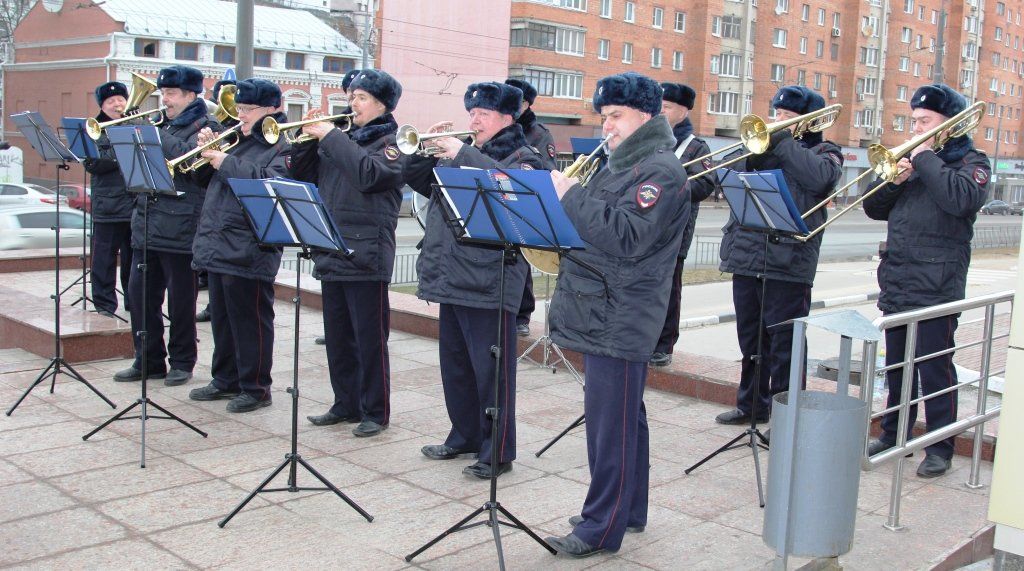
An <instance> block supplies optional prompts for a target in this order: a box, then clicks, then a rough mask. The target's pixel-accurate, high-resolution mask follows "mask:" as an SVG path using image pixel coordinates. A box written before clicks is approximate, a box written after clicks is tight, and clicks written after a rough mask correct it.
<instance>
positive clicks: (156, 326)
mask: <svg viewBox="0 0 1024 571" xmlns="http://www.w3.org/2000/svg"><path fill="white" fill-rule="evenodd" d="M132 260H133V261H134V262H135V263H134V264H133V265H132V275H131V279H130V281H129V283H128V299H131V300H136V301H133V303H132V305H131V307H130V308H129V309H130V310H131V317H132V319H131V321H132V332H137V331H140V330H141V329H142V314H143V312H145V314H146V348H145V351H146V359H147V363H146V366H147V368H148V369H149V374H151V375H152V374H159V373H165V372H167V368H166V366H165V363H164V359H168V362H169V363H170V367H171V368H172V369H178V370H181V371H186V372H189V373H191V372H192V369H194V368H195V366H196V357H197V355H196V349H197V347H196V297H197V296H198V294H199V289H198V286H197V284H196V273H195V272H194V271H193V270H192V254H173V253H170V252H158V251H154V250H149V251H148V252H146V266H147V268H148V271H147V273H146V290H147V292H146V294H147V295H146V297H145V298H143V295H142V272H141V270H140V269H139V264H141V263H142V260H143V258H142V250H141V249H133V251H132ZM164 292H166V293H167V315H168V317H170V318H171V327H170V329H171V332H170V338H169V340H168V342H167V345H164V318H163V314H162V313H161V308H162V307H163V305H164ZM143 299H145V301H146V306H145V307H142V302H143ZM142 351H143V347H142V339H141V338H140V337H139V336H138V335H135V364H134V365H132V366H133V367H135V368H137V369H140V370H141V368H142Z"/></svg>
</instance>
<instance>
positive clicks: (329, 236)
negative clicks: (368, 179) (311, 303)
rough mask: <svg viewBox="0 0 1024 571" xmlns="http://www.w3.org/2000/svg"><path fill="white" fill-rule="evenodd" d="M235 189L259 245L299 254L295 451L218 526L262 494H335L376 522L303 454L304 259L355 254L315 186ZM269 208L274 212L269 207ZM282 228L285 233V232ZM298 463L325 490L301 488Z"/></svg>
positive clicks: (253, 184)
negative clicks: (325, 253) (314, 254)
mask: <svg viewBox="0 0 1024 571" xmlns="http://www.w3.org/2000/svg"><path fill="white" fill-rule="evenodd" d="M231 187H232V191H233V192H234V193H235V195H236V196H237V197H238V199H239V203H240V204H241V205H242V211H243V212H244V213H245V216H246V218H247V219H248V220H249V224H250V226H251V227H252V230H253V233H254V234H255V235H256V241H257V242H258V243H259V245H260V246H261V247H274V248H276V247H282V246H296V247H298V248H299V252H298V253H296V255H295V296H294V297H293V298H292V304H293V305H294V306H295V322H294V330H293V333H292V342H293V346H292V386H290V387H288V389H287V391H288V393H289V394H291V395H292V435H291V450H290V451H289V452H288V453H287V454H285V455H284V461H282V462H281V463H280V464H278V466H277V468H274V470H272V471H271V472H270V475H269V476H267V477H266V478H264V479H263V481H262V482H260V485H259V486H256V489H254V490H253V491H251V492H249V495H248V496H246V497H245V499H244V500H242V502H241V503H239V504H238V505H237V506H235V509H233V510H231V513H229V514H228V515H227V516H226V517H225V518H224V519H222V520H220V521H219V522H218V523H217V526H218V527H224V526H225V525H227V524H228V522H229V521H231V518H233V517H235V514H237V513H238V512H240V511H241V510H242V508H244V507H245V506H246V504H248V503H249V502H250V501H252V499H253V498H255V497H256V495H257V494H260V493H270V492H292V493H295V492H307V491H327V490H329V491H331V492H334V494H335V495H336V496H338V497H339V498H341V499H342V500H344V501H345V503H347V504H348V505H349V506H350V507H351V508H352V509H354V510H356V512H358V513H359V515H361V516H363V517H364V518H365V519H366V521H368V522H372V521H373V516H372V515H370V514H369V513H367V512H366V510H364V509H363V508H362V507H360V506H359V504H357V503H355V502H354V501H353V500H352V499H351V498H349V497H348V496H347V495H345V493H344V492H342V491H341V490H339V489H338V487H337V486H335V485H334V484H332V483H331V481H330V480H328V479H327V478H326V477H324V476H323V475H322V474H320V472H317V471H316V469H315V468H313V466H311V465H310V464H309V462H307V461H306V459H305V458H303V457H302V455H300V454H299V314H300V309H301V307H302V293H301V292H302V289H301V279H302V260H303V259H307V260H308V259H309V258H310V257H311V254H310V247H311V246H313V247H317V248H319V249H323V250H329V251H334V252H337V253H340V254H343V255H348V256H351V255H352V252H351V251H350V250H349V249H348V248H346V247H345V244H344V241H343V240H342V238H341V233H340V232H338V229H337V227H336V226H335V224H334V221H333V219H331V216H330V213H329V212H328V211H327V209H326V207H324V205H323V202H322V201H321V200H320V197H319V194H318V193H317V192H316V187H313V186H312V185H307V184H304V183H299V182H295V181H289V180H285V179H277V180H242V181H239V180H234V179H232V180H231ZM268 205H270V206H271V208H269V209H268V208H267V206H268ZM282 213H283V217H282V215H281V214H282ZM282 230H283V231H284V235H282V233H281V232H282ZM299 465H302V467H303V468H305V469H306V471H307V472H309V473H310V474H312V475H313V476H314V477H315V478H316V479H317V480H319V481H320V483H321V484H323V485H324V487H322V488H311V487H305V486H299V485H298V478H297V476H298V474H297V472H298V467H299ZM286 467H287V468H288V484H287V486H286V487H283V488H268V487H267V485H268V484H270V482H271V481H272V480H273V479H274V478H276V477H277V475H278V474H280V473H281V471H282V470H284V469H285V468H286Z"/></svg>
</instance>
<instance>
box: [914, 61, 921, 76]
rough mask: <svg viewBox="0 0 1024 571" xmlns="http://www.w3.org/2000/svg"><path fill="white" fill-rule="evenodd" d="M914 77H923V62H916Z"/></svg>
mask: <svg viewBox="0 0 1024 571" xmlns="http://www.w3.org/2000/svg"><path fill="white" fill-rule="evenodd" d="M914 77H921V62H916V61H915V62H914Z"/></svg>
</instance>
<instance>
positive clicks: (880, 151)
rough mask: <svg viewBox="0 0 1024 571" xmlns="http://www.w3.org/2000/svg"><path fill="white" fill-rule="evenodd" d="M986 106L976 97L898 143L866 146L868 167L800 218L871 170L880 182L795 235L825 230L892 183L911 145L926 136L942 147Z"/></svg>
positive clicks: (965, 130)
mask: <svg viewBox="0 0 1024 571" xmlns="http://www.w3.org/2000/svg"><path fill="white" fill-rule="evenodd" d="M985 107H986V106H985V102H984V101H978V102H977V103H975V104H974V105H971V106H970V107H968V108H967V109H964V110H963V111H961V112H960V113H957V114H956V115H954V116H952V117H950V118H949V119H946V120H945V121H943V122H942V123H941V124H939V125H938V126H936V127H935V128H933V129H931V130H930V131H928V132H926V133H922V134H920V135H918V136H916V137H914V138H913V139H911V140H909V141H907V142H906V143H903V144H902V145H900V146H898V147H895V148H892V149H887V148H885V147H884V146H882V145H881V144H878V143H875V144H873V145H871V146H870V147H868V162H869V163H871V168H870V169H868V170H866V171H864V172H863V173H861V174H860V176H858V177H857V178H855V179H853V180H851V181H850V182H848V183H846V184H845V185H844V186H843V187H842V188H840V189H839V190H837V191H835V192H833V193H832V194H830V195H829V196H828V197H827V198H825V200H822V201H821V202H819V203H818V204H816V205H815V206H814V207H813V208H811V209H810V210H808V211H807V212H805V213H804V214H803V216H802V218H803V219H805V220H806V219H807V217H808V216H810V215H811V214H813V213H815V212H817V211H818V210H820V209H822V208H824V207H825V206H826V205H827V204H828V203H829V202H831V201H832V200H833V199H835V198H836V197H837V196H840V195H841V194H843V193H844V192H846V190H847V189H849V188H851V187H853V186H854V185H856V184H857V183H858V182H860V180H861V179H862V178H864V177H866V176H868V175H869V174H874V175H875V176H877V177H878V178H880V179H882V183H881V184H879V185H877V186H875V187H874V188H872V189H871V190H869V191H867V192H865V193H864V194H862V195H861V196H860V197H858V198H857V200H855V201H854V202H853V203H852V204H850V205H849V206H847V207H845V208H843V209H842V210H840V211H839V212H837V213H836V214H835V216H832V217H831V218H829V219H828V220H826V221H825V222H824V223H823V224H822V225H821V226H818V227H817V228H815V229H814V231H812V232H810V233H809V234H807V236H799V237H797V239H798V240H801V241H804V242H806V241H807V240H810V239H811V238H813V237H814V236H816V235H818V234H819V233H821V232H822V231H823V230H825V228H826V227H827V226H828V225H829V224H832V223H833V222H835V221H836V220H839V218H840V217H842V216H843V215H844V214H846V213H847V212H849V211H851V210H853V209H854V208H856V207H857V206H859V205H860V204H861V203H862V202H864V201H865V200H867V199H868V198H869V197H870V196H871V195H873V194H875V193H876V192H878V191H879V190H880V189H882V188H884V187H886V186H888V185H889V184H891V183H892V182H893V181H894V180H896V178H897V177H898V176H899V175H900V174H901V173H902V172H903V169H901V168H900V167H899V162H900V159H903V158H905V157H907V156H908V155H910V153H911V152H913V150H914V149H916V148H917V147H920V146H921V145H923V144H925V143H927V142H928V140H929V139H932V145H931V147H932V150H933V151H935V152H936V153H937V152H939V151H941V150H942V147H944V146H946V143H948V142H949V141H950V140H951V139H955V138H956V137H962V136H964V135H966V134H968V133H970V132H971V131H973V130H974V129H975V128H977V126H978V124H980V123H981V120H982V118H983V117H984V116H985Z"/></svg>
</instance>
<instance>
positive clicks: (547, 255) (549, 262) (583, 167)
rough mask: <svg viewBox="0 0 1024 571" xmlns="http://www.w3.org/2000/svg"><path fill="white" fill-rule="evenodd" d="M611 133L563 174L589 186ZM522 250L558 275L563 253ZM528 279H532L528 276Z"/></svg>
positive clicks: (545, 270) (536, 263) (537, 264)
mask: <svg viewBox="0 0 1024 571" xmlns="http://www.w3.org/2000/svg"><path fill="white" fill-rule="evenodd" d="M610 138H611V135H608V136H607V137H605V138H604V140H603V141H601V144H600V145H598V146H597V148H596V149H594V151H593V152H592V153H590V154H589V155H586V156H584V155H580V156H579V157H578V158H577V159H576V160H575V161H574V162H573V163H572V164H571V165H569V166H567V167H565V170H563V171H562V174H564V175H565V176H567V177H569V178H578V179H579V181H580V186H584V187H585V186H587V183H588V182H590V179H591V178H593V176H594V173H596V172H597V167H598V166H599V165H600V164H601V162H600V160H598V159H597V155H598V154H599V153H600V152H601V150H602V149H604V147H605V146H606V145H607V144H608V139H610ZM520 251H522V253H523V257H524V258H526V261H527V262H530V264H531V265H532V266H533V267H535V268H537V269H538V270H540V271H541V272H542V273H545V274H551V275H557V274H558V266H559V262H560V261H561V254H559V253H558V252H557V251H551V250H538V249H536V248H521V249H520ZM527 279H530V278H529V277H527Z"/></svg>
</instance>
